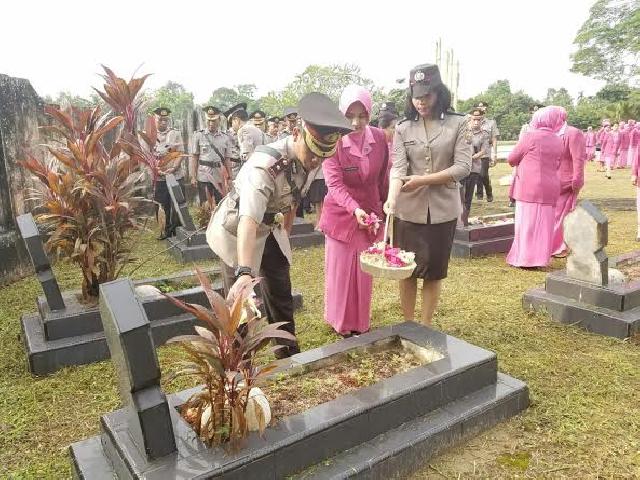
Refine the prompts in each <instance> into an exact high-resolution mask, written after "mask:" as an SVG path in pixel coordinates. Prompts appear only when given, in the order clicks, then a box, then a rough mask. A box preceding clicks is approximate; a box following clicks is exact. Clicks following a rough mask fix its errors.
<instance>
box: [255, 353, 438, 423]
mask: <svg viewBox="0 0 640 480" xmlns="http://www.w3.org/2000/svg"><path fill="white" fill-rule="evenodd" d="M437 358H441V356H440V355H439V354H437V353H436V352H434V358H433V359H434V360H435V359H437ZM424 364H425V362H424V361H423V360H421V359H419V358H418V357H417V356H415V355H414V354H413V353H411V352H410V351H408V350H404V349H402V348H400V347H396V348H391V349H387V350H382V351H379V352H373V353H372V352H353V353H349V354H347V355H346V357H345V358H344V359H343V360H341V361H339V362H336V363H335V364H333V365H330V366H327V367H324V368H321V369H319V370H314V371H311V372H308V373H305V374H302V375H295V376H289V375H281V376H279V377H277V378H276V380H275V381H274V382H273V383H270V384H268V385H266V386H265V387H263V391H264V392H265V395H266V396H267V399H268V400H269V404H270V406H271V412H272V423H273V422H276V421H277V420H278V419H281V418H283V417H287V416H290V415H296V414H298V413H302V412H304V411H305V410H308V409H310V408H313V407H315V406H317V405H320V404H321V403H325V402H328V401H330V400H334V399H335V398H337V397H339V396H340V395H344V394H346V393H349V392H352V391H354V390H357V389H359V388H362V387H366V386H369V385H373V384H374V383H376V382H379V381H380V380H383V379H385V378H389V377H392V376H394V375H397V374H399V373H403V372H406V371H408V370H411V369H412V368H415V367H418V366H420V365H424Z"/></svg>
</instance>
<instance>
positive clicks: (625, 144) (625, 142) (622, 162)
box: [617, 121, 629, 168]
mask: <svg viewBox="0 0 640 480" xmlns="http://www.w3.org/2000/svg"><path fill="white" fill-rule="evenodd" d="M618 132H619V135H620V148H619V149H618V162H617V168H627V157H628V156H629V130H628V128H627V125H626V124H625V123H624V122H622V121H621V122H620V123H619V124H618Z"/></svg>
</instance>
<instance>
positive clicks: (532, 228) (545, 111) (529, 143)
mask: <svg viewBox="0 0 640 480" xmlns="http://www.w3.org/2000/svg"><path fill="white" fill-rule="evenodd" d="M530 125H531V128H530V129H529V131H528V132H527V133H525V134H524V135H523V136H522V138H521V139H520V141H519V142H518V144H517V145H516V146H515V148H514V149H513V150H512V151H511V153H510V154H509V158H508V161H509V165H511V166H517V167H518V169H517V170H516V176H515V178H514V181H513V183H512V184H511V190H510V192H509V196H510V197H512V198H515V199H516V215H515V236H514V238H513V244H512V245H511V250H509V254H508V255H507V263H508V264H509V265H513V266H514V267H545V266H547V265H548V264H549V261H550V259H551V255H552V254H553V227H554V218H555V206H556V202H557V200H558V197H559V195H560V179H559V177H558V168H559V167H560V156H561V155H562V149H563V145H562V139H561V138H560V137H559V136H558V132H559V131H560V129H561V128H562V126H563V125H564V117H563V115H562V112H561V111H560V109H558V108H557V107H544V108H541V109H540V110H538V111H537V112H536V113H534V114H533V118H532V119H531V124H530Z"/></svg>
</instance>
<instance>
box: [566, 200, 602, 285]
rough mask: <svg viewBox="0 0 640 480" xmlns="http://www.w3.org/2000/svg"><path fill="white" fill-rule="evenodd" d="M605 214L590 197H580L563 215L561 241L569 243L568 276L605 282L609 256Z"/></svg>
mask: <svg viewBox="0 0 640 480" xmlns="http://www.w3.org/2000/svg"><path fill="white" fill-rule="evenodd" d="M608 225H609V221H608V219H607V217H606V216H604V215H603V214H602V212H600V210H598V209H597V208H596V207H595V206H594V205H593V204H592V203H591V202H590V201H588V200H583V201H582V202H580V205H578V207H576V209H575V210H574V211H573V212H571V213H569V214H568V215H567V216H566V217H565V219H564V241H565V243H566V244H567V246H568V247H569V251H570V252H571V253H570V254H569V257H568V258H567V276H568V277H569V278H575V279H576V280H583V281H585V282H589V283H595V284H596V285H607V283H608V278H609V259H608V257H607V254H606V253H605V251H604V247H606V246H607V243H608Z"/></svg>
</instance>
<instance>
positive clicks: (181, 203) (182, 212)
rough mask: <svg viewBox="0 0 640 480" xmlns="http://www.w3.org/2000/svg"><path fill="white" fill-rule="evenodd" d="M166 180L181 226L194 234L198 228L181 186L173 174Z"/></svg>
mask: <svg viewBox="0 0 640 480" xmlns="http://www.w3.org/2000/svg"><path fill="white" fill-rule="evenodd" d="M166 178H167V188H168V189H169V195H170V196H171V201H172V202H173V208H174V210H175V211H176V213H177V215H178V218H179V219H180V224H181V225H182V226H183V227H184V229H185V230H188V231H190V232H194V231H195V230H196V226H195V225H194V223H193V219H192V218H191V214H190V213H189V206H188V205H187V200H186V199H185V198H184V194H183V193H182V188H181V187H180V184H179V183H178V181H177V180H176V177H175V175H173V174H168V175H167V176H166Z"/></svg>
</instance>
